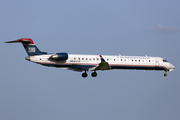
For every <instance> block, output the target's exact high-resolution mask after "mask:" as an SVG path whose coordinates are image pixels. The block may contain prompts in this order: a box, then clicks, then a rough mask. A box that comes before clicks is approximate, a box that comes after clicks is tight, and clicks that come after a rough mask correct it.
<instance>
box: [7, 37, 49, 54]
mask: <svg viewBox="0 0 180 120" xmlns="http://www.w3.org/2000/svg"><path fill="white" fill-rule="evenodd" d="M18 42H21V43H22V44H23V46H24V49H25V50H26V52H27V54H28V55H29V56H34V55H43V54H47V52H41V51H40V50H39V49H38V48H37V46H36V45H35V44H34V42H33V41H32V39H31V38H21V39H18V40H15V41H8V42H6V43H18Z"/></svg>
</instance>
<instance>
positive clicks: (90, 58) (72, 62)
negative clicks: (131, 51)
mask: <svg viewBox="0 0 180 120" xmlns="http://www.w3.org/2000/svg"><path fill="white" fill-rule="evenodd" d="M5 43H22V44H23V46H24V48H25V50H26V52H27V54H28V57H26V58H25V59H26V60H28V61H31V62H34V63H37V64H40V65H43V66H48V67H57V68H62V69H67V70H73V71H79V72H82V71H84V72H83V73H82V77H83V78H86V77H87V76H88V74H87V71H93V72H92V73H91V76H92V77H96V76H97V72H96V71H98V70H113V69H127V70H128V69H129V70H161V71H164V76H165V77H166V76H167V73H166V72H168V71H172V70H173V69H174V68H175V67H174V66H173V65H172V64H171V63H169V62H168V61H167V60H165V59H163V58H161V57H149V56H146V55H145V56H121V55H118V56H113V55H81V54H68V53H66V52H59V53H55V54H51V53H47V52H41V51H40V50H39V49H38V47H37V46H36V45H35V44H34V42H33V40H32V39H31V38H21V39H18V40H15V41H8V42H5Z"/></svg>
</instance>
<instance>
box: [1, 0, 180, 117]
mask: <svg viewBox="0 0 180 120" xmlns="http://www.w3.org/2000/svg"><path fill="white" fill-rule="evenodd" d="M179 4H180V2H179V1H178V0H171V1H169V0H151V1H144V0H136V1H134V0H129V1H127V0H121V1H119V0H106V1H104V0H96V1H94V0H91V1H86V0H76V1H73V0H68V1H67V0H66V1H65V0H61V1H59V0H53V1H49V0H48V1H47V0H36V1H35V0H26V1H24V0H16V1H13V0H8V1H7V0H1V1H0V18H1V19H0V42H1V44H0V55H1V62H0V67H1V69H0V76H1V80H0V119H2V120H20V119H25V120H32V119H33V120H39V119H43V120H52V119H63V120H72V119H73V120H85V119H86V120H92V119H94V120H97V119H98V120H102V119H103V120H109V119H113V120H119V119H123V120H132V119H133V120H160V119H161V120H170V119H171V120H179V119H180V114H179V113H180V95H179V91H180V87H179V86H180V81H179V76H178V75H179V72H180V70H179V67H180V63H179V61H180V55H179V51H180V48H179V45H180V42H179V40H180V22H179V21H180V16H179V13H180V8H179ZM23 37H29V38H32V39H33V40H34V43H35V44H36V45H37V46H38V47H39V49H40V50H42V51H47V52H50V53H56V52H68V53H75V54H97V55H100V54H102V55H118V54H121V55H137V56H144V55H148V56H159V57H163V58H165V59H167V60H168V61H169V62H171V63H172V64H173V65H174V66H175V67H176V68H175V70H174V71H172V72H169V73H168V76H167V77H166V78H165V77H164V76H163V74H164V72H163V71H157V72H156V71H146V72H144V71H133V70H111V71H98V76H97V77H96V78H92V77H91V76H90V73H89V76H88V78H86V79H83V78H82V77H81V73H79V72H73V71H67V70H62V69H58V68H48V67H44V66H40V65H37V64H34V63H31V62H29V61H26V60H25V59H24V58H25V57H26V56H27V54H26V52H25V50H24V48H23V47H22V45H21V44H5V43H4V42H5V41H10V40H16V39H19V38H23Z"/></svg>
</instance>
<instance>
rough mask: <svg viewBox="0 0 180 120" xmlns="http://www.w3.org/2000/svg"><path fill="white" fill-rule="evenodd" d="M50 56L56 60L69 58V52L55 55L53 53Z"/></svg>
mask: <svg viewBox="0 0 180 120" xmlns="http://www.w3.org/2000/svg"><path fill="white" fill-rule="evenodd" d="M50 58H51V59H55V60H67V59H68V54H67V53H56V54H55V55H52V56H51V57H50Z"/></svg>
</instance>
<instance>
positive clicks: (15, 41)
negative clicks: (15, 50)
mask: <svg viewBox="0 0 180 120" xmlns="http://www.w3.org/2000/svg"><path fill="white" fill-rule="evenodd" d="M18 42H19V41H17V40H14V41H7V42H5V43H18Z"/></svg>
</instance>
